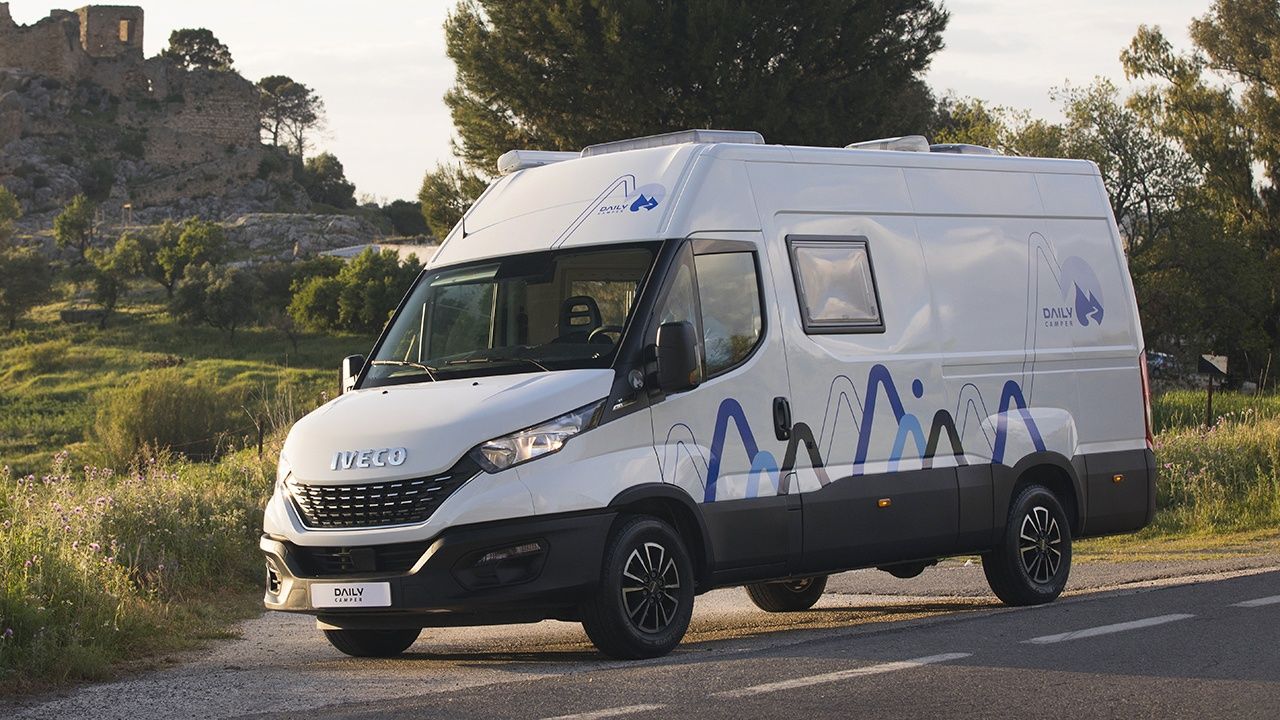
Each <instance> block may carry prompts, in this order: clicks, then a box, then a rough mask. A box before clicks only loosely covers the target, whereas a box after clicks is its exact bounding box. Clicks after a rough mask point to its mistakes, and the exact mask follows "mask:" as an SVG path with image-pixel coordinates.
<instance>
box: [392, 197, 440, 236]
mask: <svg viewBox="0 0 1280 720" xmlns="http://www.w3.org/2000/svg"><path fill="white" fill-rule="evenodd" d="M382 214H383V216H384V217H386V218H387V220H388V221H390V223H391V227H392V228H394V229H395V232H396V234H397V235H426V234H427V233H428V232H430V230H429V229H428V228H427V221H426V218H425V217H423V215H422V202H421V201H417V202H409V201H408V200H393V201H391V202H389V203H387V204H386V205H383V206H382Z"/></svg>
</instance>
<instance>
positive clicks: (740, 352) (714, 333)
mask: <svg viewBox="0 0 1280 720" xmlns="http://www.w3.org/2000/svg"><path fill="white" fill-rule="evenodd" d="M694 265H695V266H696V268H697V272H698V299H699V301H700V302H699V304H700V305H701V307H702V333H703V339H702V347H703V354H704V360H703V365H704V366H705V367H706V374H707V376H708V377H710V376H713V375H715V374H717V373H719V372H721V371H723V370H726V369H728V368H731V367H733V366H734V365H737V364H738V363H740V362H742V361H743V360H745V359H746V357H747V356H748V355H750V354H751V351H752V350H753V349H754V348H755V346H756V343H758V342H759V341H760V334H761V331H762V330H763V320H762V318H761V315H760V281H759V278H758V277H757V275H756V261H755V256H754V254H753V253H749V252H725V253H715V254H711V255H698V256H696V257H695V258H694Z"/></svg>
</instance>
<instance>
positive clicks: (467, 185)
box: [418, 164, 485, 239]
mask: <svg viewBox="0 0 1280 720" xmlns="http://www.w3.org/2000/svg"><path fill="white" fill-rule="evenodd" d="M484 188H485V182H484V180H482V179H481V178H480V176H479V175H477V174H475V173H474V172H471V171H470V170H468V169H467V168H465V167H463V166H462V165H459V164H452V165H445V164H438V165H436V169H435V170H432V171H429V172H428V173H427V174H426V176H425V177H423V178H422V189H421V190H419V191H418V202H419V203H420V204H421V205H422V218H423V220H425V221H426V224H427V228H428V229H429V230H430V231H431V234H432V236H434V237H436V238H438V239H443V238H444V236H445V235H448V234H449V231H450V230H451V229H453V226H454V225H457V224H458V221H459V220H461V219H462V214H463V213H464V212H466V210H467V206H469V205H470V204H471V203H472V202H473V201H474V200H475V199H476V198H478V197H480V193H482V192H484Z"/></svg>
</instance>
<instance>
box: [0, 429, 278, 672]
mask: <svg viewBox="0 0 1280 720" xmlns="http://www.w3.org/2000/svg"><path fill="white" fill-rule="evenodd" d="M269 465H270V463H269V462H268V463H263V462H261V461H259V460H258V459H257V457H256V453H255V452H254V451H242V452H240V453H237V454H233V455H230V456H227V457H225V458H224V459H223V460H222V461H221V462H219V463H217V464H192V463H189V462H186V461H184V460H181V459H180V458H177V457H174V456H168V455H161V456H159V457H158V458H156V459H155V460H153V461H152V462H150V463H147V464H146V465H144V466H143V467H140V468H138V469H136V470H134V471H132V472H127V473H116V472H113V471H111V470H105V469H99V468H92V467H89V468H81V469H77V470H72V469H71V467H70V465H69V462H68V458H67V456H66V454H60V455H59V456H58V457H57V458H56V459H55V460H54V462H53V463H52V467H51V469H50V471H49V472H48V473H45V474H43V475H41V476H36V475H28V476H22V477H16V476H14V475H13V474H12V473H11V472H10V471H8V470H7V469H6V470H4V471H3V472H0V516H2V517H4V518H5V519H4V521H3V522H2V523H0V693H12V692H15V691H32V690H37V689H42V688H45V687H51V686H56V685H58V684H61V683H64V682H66V681H70V680H82V679H96V678H102V677H106V676H108V675H109V674H110V673H111V672H112V669H113V668H114V667H115V666H116V665H117V664H118V663H120V662H122V661H131V660H135V659H136V658H139V657H149V656H154V655H156V654H159V653H164V652H167V651H171V650H178V649H184V648H189V647H192V646H194V645H196V644H198V643H199V642H201V641H202V640H203V639H205V638H209V637H215V636H218V635H219V634H220V633H222V632H223V628H225V627H226V626H227V625H228V624H230V623H231V622H232V621H234V620H235V619H238V618H241V617H247V616H249V615H250V614H251V613H253V612H254V611H255V610H256V609H257V608H258V607H259V606H258V605H257V602H256V601H257V593H258V592H260V583H259V581H260V577H259V576H260V574H261V565H260V559H259V558H258V557H257V554H256V552H253V549H254V546H255V541H256V538H257V536H258V533H259V532H260V528H261V521H262V511H261V508H262V499H263V498H264V497H265V496H266V494H267V492H268V489H269V488H270V484H271V481H270V480H269V479H267V478H268V477H269V476H270V475H271V468H270V467H269Z"/></svg>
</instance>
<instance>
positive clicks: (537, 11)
mask: <svg viewBox="0 0 1280 720" xmlns="http://www.w3.org/2000/svg"><path fill="white" fill-rule="evenodd" d="M947 20H948V14H947V12H946V11H945V10H944V9H942V8H941V7H940V6H939V5H937V4H935V3H934V2H933V1H932V0H877V1H876V2H849V1H848V0H815V1H814V2H806V3H741V2H738V3H726V2H719V1H713V0H659V1H655V0H619V1H618V2H610V3H598V2H579V3H565V2H559V1H558V0H527V1H522V2H516V1H515V0H472V1H470V2H461V3H459V4H458V5H457V7H456V8H455V9H454V10H453V12H452V13H451V14H450V15H449V17H448V19H447V20H446V22H445V40H446V50H447V52H448V55H449V57H450V58H451V59H452V60H453V62H454V63H455V65H456V67H457V80H456V84H455V86H454V87H453V89H451V90H450V91H449V92H448V94H447V95H446V96H445V102H446V104H447V105H448V106H449V109H450V111H451V113H452V115H453V121H454V126H455V127H456V128H457V131H458V135H459V138H460V141H459V142H458V144H457V152H458V154H459V156H460V157H461V158H462V159H463V160H464V161H465V162H466V163H467V164H468V165H470V166H471V168H472V169H473V170H480V171H482V172H485V173H489V172H492V168H493V167H494V163H495V161H496V160H497V158H498V156H499V155H500V154H502V153H503V152H505V151H506V150H509V149H511V148H520V147H529V148H540V149H546V150H577V149H580V148H582V147H583V146H584V145H588V144H591V143H596V142H602V141H608V140H616V139H618V138H624V137H634V136H637V135H648V134H652V133H660V132H667V131H672V130H684V129H686V128H705V127H719V128H742V129H753V130H759V131H760V132H761V133H763V134H764V136H765V138H766V139H767V140H769V141H770V142H780V143H794V144H818V145H845V144H848V143H850V142H853V141H856V140H863V139H868V138H874V137H885V136H890V135H902V134H907V133H912V132H915V133H918V132H921V131H923V130H924V129H926V127H927V126H928V124H929V120H930V118H931V116H932V108H933V104H934V103H933V98H932V95H931V94H930V93H929V90H928V88H927V87H926V86H925V84H924V83H923V81H922V80H921V77H922V73H923V72H924V70H925V69H926V68H927V67H928V65H929V61H930V58H931V57H932V56H933V54H934V53H935V52H937V51H938V50H939V49H940V48H941V47H942V31H943V29H944V28H945V27H946V25H947ZM428 224H431V220H430V218H428ZM432 229H433V231H435V230H436V226H435V225H432Z"/></svg>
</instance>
